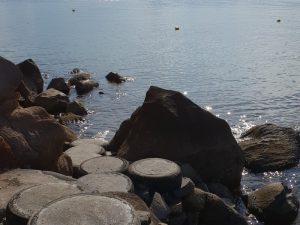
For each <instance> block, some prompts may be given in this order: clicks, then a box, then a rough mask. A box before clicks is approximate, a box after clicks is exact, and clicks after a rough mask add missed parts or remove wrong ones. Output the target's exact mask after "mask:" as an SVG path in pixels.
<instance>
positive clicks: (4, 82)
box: [0, 56, 23, 101]
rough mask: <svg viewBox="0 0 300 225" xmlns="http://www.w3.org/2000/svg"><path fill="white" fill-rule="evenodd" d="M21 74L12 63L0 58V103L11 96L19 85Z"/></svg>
mask: <svg viewBox="0 0 300 225" xmlns="http://www.w3.org/2000/svg"><path fill="white" fill-rule="evenodd" d="M22 79H23V74H22V72H21V71H20V70H19V68H18V67H17V66H16V65H15V64H14V63H12V62H10V61H8V60H6V59H5V58H3V57H1V56H0V80H1V81H0V101H2V100H4V99H6V98H7V97H9V96H11V95H12V94H13V93H14V92H15V91H16V89H17V88H18V86H19V85H20V84H21V82H22Z"/></svg>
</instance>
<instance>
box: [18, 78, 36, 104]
mask: <svg viewBox="0 0 300 225" xmlns="http://www.w3.org/2000/svg"><path fill="white" fill-rule="evenodd" d="M17 92H19V93H20V95H21V96H20V97H19V103H20V105H21V106H22V107H24V108H27V107H30V106H34V103H33V102H34V100H35V98H36V96H37V94H36V93H34V92H32V91H30V90H29V89H28V88H27V87H26V85H25V83H24V81H22V82H21V84H20V85H19V87H18V89H17Z"/></svg>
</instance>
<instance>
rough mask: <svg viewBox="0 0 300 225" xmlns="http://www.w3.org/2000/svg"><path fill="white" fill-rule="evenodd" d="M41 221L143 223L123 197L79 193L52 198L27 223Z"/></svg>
mask: <svg viewBox="0 0 300 225" xmlns="http://www.w3.org/2000/svg"><path fill="white" fill-rule="evenodd" d="M70 206H72V207H70ZM116 215H118V216H116ZM42 224H43V225H53V224H57V225H62V224H63V225H73V224H85V225H94V224H101V225H140V222H139V218H138V215H137V213H136V211H135V210H134V209H133V207H132V206H131V205H130V204H129V203H127V202H125V201H124V200H121V199H118V198H111V197H107V196H101V195H91V194H78V195H73V196H69V197H66V198H62V199H59V200H57V201H54V202H52V203H51V204H49V205H48V206H46V207H45V208H43V209H42V210H40V211H39V212H38V213H37V214H36V215H35V216H33V217H32V218H31V219H30V221H29V223H28V225H42Z"/></svg>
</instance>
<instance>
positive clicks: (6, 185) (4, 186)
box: [0, 169, 73, 218]
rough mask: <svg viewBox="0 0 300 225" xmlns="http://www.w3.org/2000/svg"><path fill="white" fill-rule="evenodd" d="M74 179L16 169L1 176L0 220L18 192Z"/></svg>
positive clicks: (38, 171) (43, 172) (55, 174)
mask: <svg viewBox="0 0 300 225" xmlns="http://www.w3.org/2000/svg"><path fill="white" fill-rule="evenodd" d="M72 180H73V179H71V178H69V177H66V176H63V175H61V174H57V173H54V172H52V173H47V172H45V171H40V170H27V169H15V170H10V171H8V172H5V173H1V174H0V187H1V188H0V196H1V197H0V218H2V216H4V214H5V210H6V206H7V204H8V202H9V200H10V199H11V198H12V196H13V195H14V194H16V193H17V192H19V191H21V190H23V189H25V188H28V187H31V186H33V185H37V184H44V183H66V182H72Z"/></svg>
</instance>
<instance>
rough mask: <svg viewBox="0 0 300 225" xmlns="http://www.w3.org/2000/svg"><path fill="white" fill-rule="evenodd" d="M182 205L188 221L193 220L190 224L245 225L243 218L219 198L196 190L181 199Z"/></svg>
mask: <svg viewBox="0 0 300 225" xmlns="http://www.w3.org/2000/svg"><path fill="white" fill-rule="evenodd" d="M182 204H183V209H184V211H186V212H187V213H188V215H189V217H190V220H193V222H192V224H206V225H216V224H218V225H247V222H246V220H245V218H244V217H242V216H241V215H239V214H238V213H237V212H236V211H235V210H234V209H233V208H231V207H229V206H228V205H227V204H225V203H224V202H223V201H222V199H221V198H219V197H218V196H216V195H214V194H211V193H208V192H204V191H202V190H200V189H197V188H196V189H195V191H194V193H193V194H191V195H189V196H187V197H185V198H184V199H183V201H182ZM195 221H196V222H195Z"/></svg>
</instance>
